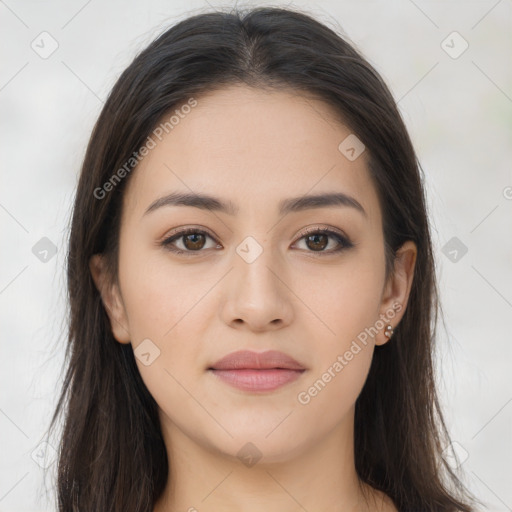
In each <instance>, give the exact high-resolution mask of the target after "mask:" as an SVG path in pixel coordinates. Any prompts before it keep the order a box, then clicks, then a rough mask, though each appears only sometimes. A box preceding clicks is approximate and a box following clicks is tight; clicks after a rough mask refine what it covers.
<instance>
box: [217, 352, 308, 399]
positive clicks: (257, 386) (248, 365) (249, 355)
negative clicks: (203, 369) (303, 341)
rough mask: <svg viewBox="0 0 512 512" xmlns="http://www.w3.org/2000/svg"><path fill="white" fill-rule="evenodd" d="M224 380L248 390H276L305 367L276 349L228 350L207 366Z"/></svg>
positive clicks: (293, 378)
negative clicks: (227, 352)
mask: <svg viewBox="0 0 512 512" xmlns="http://www.w3.org/2000/svg"><path fill="white" fill-rule="evenodd" d="M207 370H208V371H209V372H210V373H211V374H213V375H215V376H216V377H217V378H219V379H220V380H221V381H223V382H224V383H226V384H228V385H230V386H232V387H235V388H238V389H240V390H243V391H249V392H262V391H274V390H276V389H278V388H281V387H282V386H284V385H285V384H288V383H291V382H293V381H295V380H297V379H298V378H300V376H301V375H302V374H303V373H304V372H305V371H306V368H304V366H303V365H302V364H300V363H299V362H297V361H296V360H295V359H293V358H292V357H290V356H288V355H286V354H284V353H282V352H277V351H267V352H262V353H257V352H251V351H247V350H246V351H238V352H232V353H231V354H228V355H227V356H226V357H224V358H222V359H220V360H219V361H217V362H216V363H214V364H213V365H212V366H210V367H209V368H208V369H207Z"/></svg>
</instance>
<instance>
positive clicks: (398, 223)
mask: <svg viewBox="0 0 512 512" xmlns="http://www.w3.org/2000/svg"><path fill="white" fill-rule="evenodd" d="M233 84H243V85H246V86H251V87H258V88H269V89H276V90H278V89H283V90H284V89H293V90H295V91H299V92H301V91H302V92H303V93H304V94H308V95H313V96H315V97H318V98H320V99H321V100H323V101H324V102H326V103H327V104H329V105H330V106H331V107H332V109H333V112H335V113H336V114H337V115H339V118H340V119H341V120H343V122H344V123H345V124H346V125H348V126H349V127H350V128H351V130H352V131H353V132H354V133H355V134H356V135H357V137H358V138H359V139H360V140H361V141H362V142H363V144H364V145H365V146H366V148H367V151H368V155H369V162H370V164H369V172H370V175H371V177H372V180H373V182H374V184H375V188H376V190H377V193H378V197H379V201H380V206H381V209H382V215H383V232H384V239H385V253H386V270H387V275H389V272H391V271H392V268H393V259H394V255H395V252H396V250H397V249H398V248H399V247H400V246H401V245H402V244H403V243H404V242H405V241H407V240H412V241H413V242H415V244H416V246H417V249H418V254H417V260H416V267H415V275H414V280H413V284H412V289H411V293H410V296H409V303H408V307H407V309H406V311H405V314H404V317H403V319H402V321H401V323H400V324H399V325H398V326H397V328H396V329H395V334H394V336H393V338H392V339H391V340H390V342H388V343H386V344H385V345H383V346H378V347H376V349H375V353H374V356H373V360H372V364H371V368H370V371H369V375H368V378H367V381H366V383H365V385H364V387H363V390H362V392H361V394H360V396H359V397H358V399H357V402H356V413H355V440H354V442H355V464H356V470H357V473H358V475H359V477H360V479H361V480H362V481H364V482H367V483H368V484H370V485H371V486H373V487H374V488H376V489H379V490H381V491H383V492H385V493H386V494H387V495H389V496H390V497H391V498H392V499H393V501H394V503H395V504H396V506H397V508H398V509H399V510H400V511H404V512H406V511H415V512H417V511H422V512H423V511H425V512H426V511H439V512H441V511H443V512H448V511H456V510H460V511H465V512H470V511H473V510H475V509H474V508H473V504H474V503H475V502H477V500H475V499H474V498H473V497H472V496H471V495H470V493H469V492H468V490H467V489H466V488H465V487H464V485H463V484H462V482H461V481H460V480H459V477H458V476H457V475H456V474H455V473H454V472H453V471H452V469H451V468H450V466H449V465H448V464H447V463H446V462H445V461H444V459H443V458H442V451H443V449H444V448H445V447H446V446H447V445H448V444H449V437H448V432H447V429H446V426H445V423H444V420H443V416H442V413H441V410H440V406H439V402H438V397H437V394H436V388H435V379H434V373H433V355H434V339H435V327H436V323H437V316H438V309H439V304H438V296H437V287H436V279H435V266H434V259H433V254H432V243H431V236H430V232H429V224H428V219H427V211H426V206H425V197H424V191H423V185H422V174H421V167H420V165H419V163H418V161H417V157H416V155H415V152H414V149H413V146H412V144H411V141H410V138H409V135H408V133H407V130H406V127H405V125H404V123H403V120H402V119H401V116H400V114H399V112H398V109H397V107H396V104H395V102H394V100H393V97H392V95H391V93H390V92H389V90H388V88H387V86H386V85H385V83H384V82H383V80H382V78H381V77H380V76H379V74H378V73H377V72H376V71H375V69H374V68H373V67H372V66H371V65H370V64H369V63H368V62H367V61H366V60H365V58H363V57H362V55H361V54H360V53H359V52H358V51H357V50H356V49H355V48H354V46H353V45H351V44H349V43H348V42H347V41H346V40H345V39H344V38H343V37H341V36H340V35H338V34H337V33H336V31H334V30H332V29H331V28H328V27H327V26H326V25H324V24H322V23H320V22H318V21H316V20H315V19H313V18H312V17H311V16H309V15H308V14H305V13H302V12H300V11H297V10H288V9H282V8H256V9H250V10H247V11H245V12H244V11H243V10H233V11H232V12H229V13H228V12H210V13H206V14H197V15H194V16H191V17H189V18H187V19H185V20H183V21H181V22H179V23H178V24H176V25H175V26H173V27H171V28H170V29H168V30H167V31H166V32H164V33H163V34H162V35H161V36H159V37H158V38H157V39H156V40H155V41H154V42H152V43H151V44H150V45H149V46H148V47H147V48H146V49H145V50H144V51H142V52H141V53H140V54H139V55H138V56H137V57H136V58H135V59H134V61H133V62H132V63H131V64H130V66H129V67H128V68H127V69H126V70H125V71H124V72H123V73H122V75H121V76H120V78H119V79H118V80H117V82H116V84H115V86H114V87H113V90H112V91H111V93H110V95H109V97H108V99H107V101H106V103H105V106H104V108H103V110H102V112H101V114H100V116H99V119H98V121H97V123H96V125H95V127H94V130H93V133H92V135H91V138H90V141H89V145H88V148H87V152H86V155H85V159H84V162H83V166H82V169H81V174H80V179H79V183H78V188H77V192H76V198H75V203H74V209H73V215H72V224H71V232H70V238H69V252H68V256H67V279H68V295H69V303H70V318H69V333H68V345H67V350H66V360H65V365H66V372H65V377H64V383H63V388H62V391H61V393H60V396H59V401H58V404H57V407H56V410H55V413H54V415H53V418H52V420H51V424H50V429H49V431H51V430H52V429H54V428H55V427H56V425H57V419H58V418H59V417H60V416H61V415H62V416H63V420H64V421H63V425H62V428H63V430H62V437H61V438H60V441H59V459H58V482H57V496H58V506H59V510H60V511H61V512H70V511H80V512H91V511H101V512H109V511H116V512H121V511H122V512H127V511H133V512H136V511H140V512H142V511H146V512H150V511H151V510H152V508H153V506H154V504H155V503H156V501H157V499H158V497H159V496H160V495H161V493H162V491H163V489H164V486H165V484H166V482H167V476H168V471H169V465H170V464H172V461H168V460H167V455H166V450H165V445H164V441H163V437H162V432H161V429H160V423H159V419H158V413H157V411H158V406H157V404H156V402H155V401H154V399H153V397H152V396H151V394H150V393H149V391H148V390H147V388H146V386H145V384H144V382H143V381H142V378H141V376H140V374H139V372H138V369H137V366H136V363H135V359H134V355H133V348H132V346H131V344H121V343H118V342H117V341H116V340H115V339H114V337H113V335H112V331H111V326H110V322H109V319H108V316H107V314H106V312H105V309H104V306H103V303H102V300H101V297H100V295H99V293H98V290H97V289H96V287H95V285H94V282H93V279H92V277H91V274H90V271H89V260H90V258H91V256H92V255H93V254H97V253H103V254H105V255H106V257H107V258H108V262H109V269H110V274H111V276H112V279H113V280H116V279H117V258H118V239H119V228H120V218H121V206H122V197H123V190H124V189H125V187H126V183H127V182H128V181H129V179H130V175H131V174H130V172H127V173H126V174H127V176H126V177H125V178H124V179H122V180H119V182H118V183H117V182H116V184H115V186H113V187H109V191H108V192H106V193H103V192H102V193H101V194H98V192H97V191H98V190H99V189H100V188H101V187H103V185H104V184H105V183H106V182H108V181H109V180H111V178H112V176H113V175H114V173H115V172H116V171H117V170H118V169H120V168H122V167H123V166H125V164H126V162H127V161H129V160H130V158H131V157H132V155H133V154H134V152H137V151H138V150H139V148H141V147H142V146H143V145H144V143H145V141H146V140H147V138H148V136H149V135H150V133H151V132H152V130H153V129H154V128H155V126H156V125H157V124H158V122H159V121H160V120H161V119H162V117H163V116H164V115H165V114H166V113H168V112H169V111H170V110H171V109H174V108H176V107H177V106H179V105H181V104H183V103H185V102H187V100H188V99H190V98H191V97H194V98H199V97H200V95H201V93H203V92H209V91H213V90H215V89H219V88H222V87H224V86H227V85H233ZM132 167H133V168H135V167H136V165H132ZM125 169H126V167H125ZM130 170H131V169H128V171H130ZM103 190H104V189H103ZM100 195H101V197H99V196H100Z"/></svg>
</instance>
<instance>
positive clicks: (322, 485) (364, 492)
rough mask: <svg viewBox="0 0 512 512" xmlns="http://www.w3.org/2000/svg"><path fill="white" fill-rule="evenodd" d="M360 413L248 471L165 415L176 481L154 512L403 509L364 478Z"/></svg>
mask: <svg viewBox="0 0 512 512" xmlns="http://www.w3.org/2000/svg"><path fill="white" fill-rule="evenodd" d="M353 412H354V411H353V410H352V411H351V414H348V415H347V417H346V418H345V420H344V422H343V423H342V424H340V425H339V426H337V427H336V428H335V429H333V430H332V431H331V432H330V433H329V434H328V435H326V436H322V438H321V439H320V440H317V442H315V443H314V444H311V445H308V446H298V447H296V449H295V450H294V453H293V454H290V453H287V454H281V455H279V456H278V455H277V454H274V456H273V457H265V456H264V455H265V454H262V455H263V456H262V458H261V459H260V460H259V461H258V462H257V463H256V464H254V465H250V462H248V463H247V465H246V464H244V463H243V462H242V461H241V460H240V459H239V458H238V457H237V456H236V450H235V454H234V455H231V454H227V453H224V452H221V451H218V450H215V449H214V448H212V447H211V446H208V445H206V444H199V443H198V442H197V441H196V440H194V439H191V438H190V437H189V436H187V435H186V434H185V433H183V431H181V430H180V429H179V428H178V427H177V426H176V425H174V424H172V423H171V422H170V421H169V419H168V418H166V417H165V416H164V415H163V414H162V412H161V413H160V415H161V424H162V431H163V434H164V440H165V444H166V447H167V456H168V460H169V476H168V482H167V486H166V488H165V491H164V493H163V495H162V496H161V497H160V499H159V500H158V502H157V504H156V506H155V508H154V512H181V511H187V512H195V511H197V512H210V511H211V512H213V511H219V510H243V511H244V512H261V510H265V512H274V511H276V512H277V511H279V512H298V511H301V512H303V511H304V510H308V511H329V512H334V511H344V512H352V511H354V512H356V511H357V512H363V511H367V510H368V511H370V510H372V511H374V512H375V511H377V510H395V509H394V508H388V509H386V508H383V500H385V499H386V497H385V496H384V495H382V493H377V492H376V491H375V490H374V489H372V488H371V487H369V486H368V485H366V484H363V483H362V482H361V481H360V480H359V478H358V476H357V473H356V470H355V464H354V451H353V424H354V422H353ZM244 444H245V443H244V442H243V441H241V442H239V443H238V445H239V446H244ZM238 445H237V446H238ZM388 500H389V499H388Z"/></svg>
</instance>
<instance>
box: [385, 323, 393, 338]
mask: <svg viewBox="0 0 512 512" xmlns="http://www.w3.org/2000/svg"><path fill="white" fill-rule="evenodd" d="M384 335H385V336H386V337H387V338H391V336H393V327H391V325H388V326H387V327H386V330H385V331H384Z"/></svg>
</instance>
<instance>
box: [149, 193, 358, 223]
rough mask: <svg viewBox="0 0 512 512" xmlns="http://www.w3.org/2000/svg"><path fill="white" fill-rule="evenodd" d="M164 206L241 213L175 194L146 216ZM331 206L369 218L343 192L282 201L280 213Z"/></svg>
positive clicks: (213, 200) (208, 199) (209, 199)
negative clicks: (344, 208)
mask: <svg viewBox="0 0 512 512" xmlns="http://www.w3.org/2000/svg"><path fill="white" fill-rule="evenodd" d="M164 206H192V207H194V208H200V209H201V210H210V211H217V212H222V213H227V214H228V215H236V214H237V213H238V212H239V208H238V206H236V205H235V204H234V203H233V202H232V201H226V200H222V199H220V198H218V197H214V196H211V195H208V194H199V193H188V192H186V193H184V192H173V193H171V194H168V195H166V196H164V197H161V198H159V199H157V200H156V201H154V202H153V203H151V205H150V206H149V207H148V208H147V210H146V211H145V212H144V215H147V214H148V213H150V212H153V211H155V210H157V209H159V208H162V207H164ZM329 206H347V207H350V208H354V209H355V210H357V211H359V212H360V213H361V214H362V215H363V216H365V217H368V215H367V213H366V211H365V209H364V208H363V206H362V205H361V203H360V202H359V201H357V199H355V198H354V197H351V196H349V195H347V194H343V193H341V192H337V193H325V194H316V195H308V196H301V197H291V198H289V199H284V200H282V201H280V203H279V207H278V211H279V214H280V215H285V214H287V213H291V212H298V211H302V210H309V209H312V208H325V207H329Z"/></svg>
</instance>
